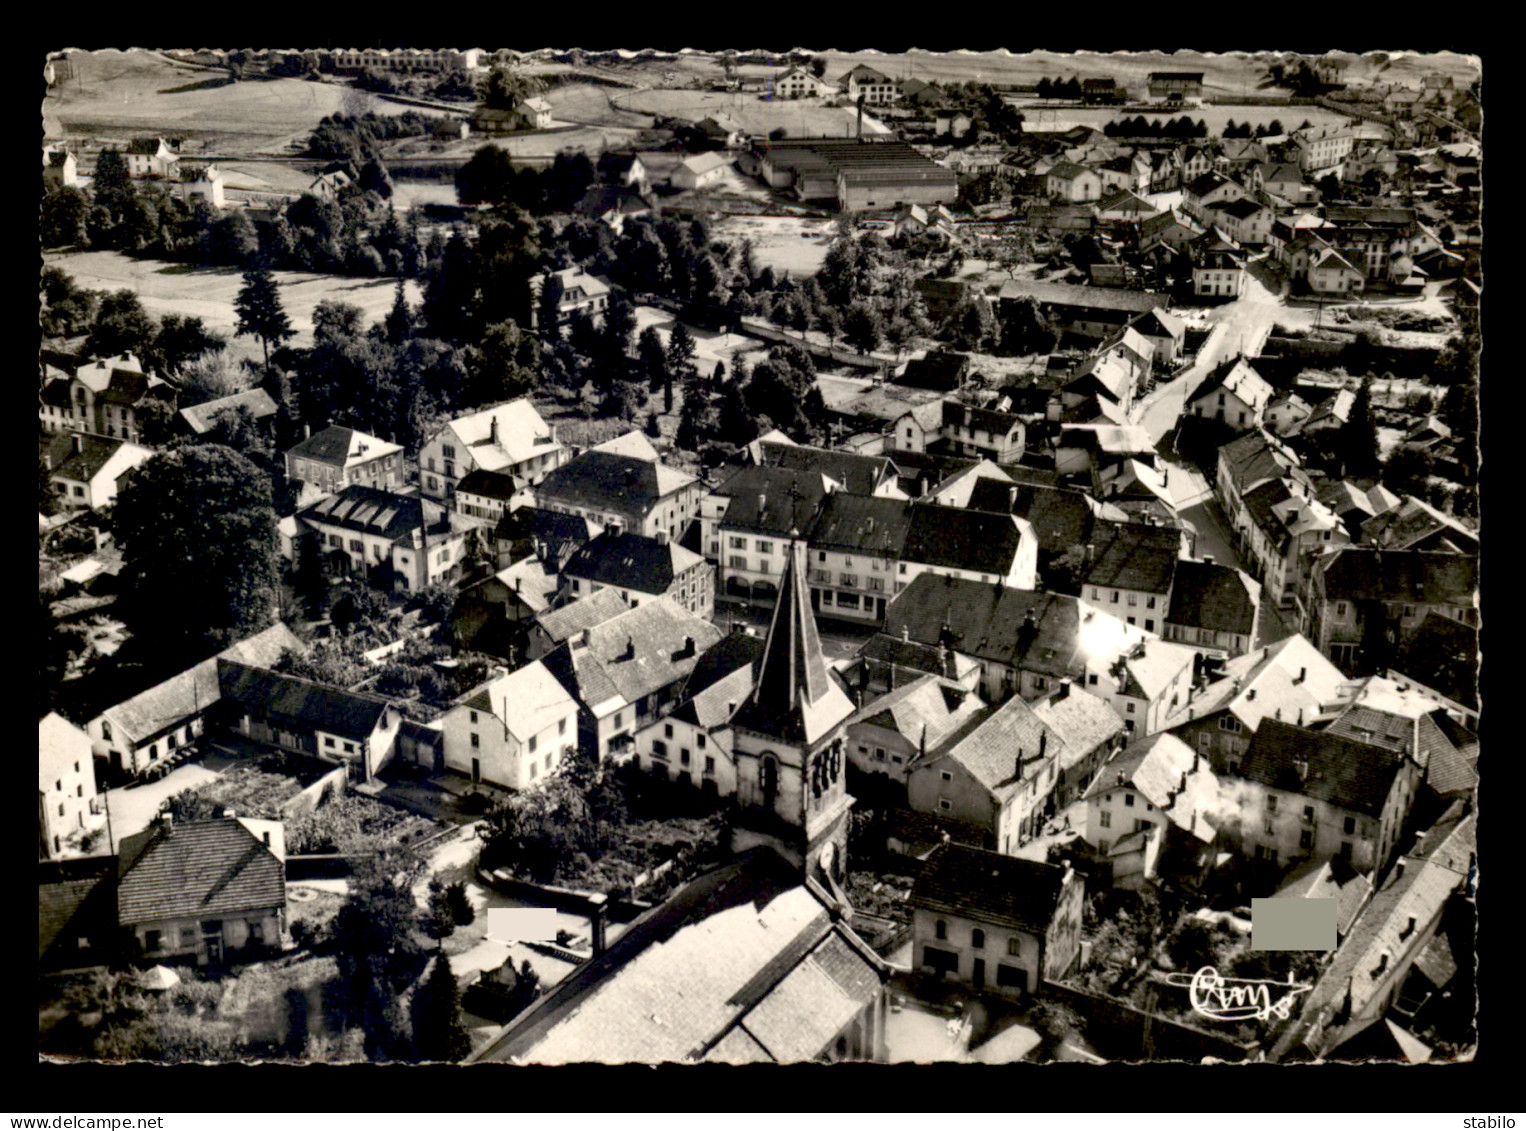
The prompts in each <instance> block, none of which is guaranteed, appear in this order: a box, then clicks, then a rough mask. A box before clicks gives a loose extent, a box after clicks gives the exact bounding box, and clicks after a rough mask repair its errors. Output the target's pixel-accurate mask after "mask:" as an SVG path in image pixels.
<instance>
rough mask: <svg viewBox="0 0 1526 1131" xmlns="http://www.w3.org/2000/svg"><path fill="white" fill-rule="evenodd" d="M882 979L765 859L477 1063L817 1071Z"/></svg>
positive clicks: (722, 882) (761, 855) (594, 966)
mask: <svg viewBox="0 0 1526 1131" xmlns="http://www.w3.org/2000/svg"><path fill="white" fill-rule="evenodd" d="M885 977H886V970H885V967H884V965H883V964H882V963H881V962H880V961H879V960H878V959H877V958H875V957H874V956H873V952H871V951H869V950H868V948H867V947H866V946H864V944H863V943H862V942H861V941H860V940H859V939H858V938H857V936H856V935H854V934H853V932H852V931H851V930H850V929H849V928H848V927H847V925H846V924H844V923H842V922H839V921H837V920H836V919H835V917H834V916H833V915H832V914H831V913H829V905H828V903H827V902H826V901H825V897H824V896H823V894H821V892H820V889H819V888H817V887H816V886H815V885H814V883H812V882H810V881H807V882H806V883H805V884H803V885H802V884H801V882H800V880H799V873H798V872H797V871H796V870H794V869H792V868H791V867H790V866H789V865H788V864H787V863H786V862H785V861H784V860H783V859H782V858H781V857H780V856H778V854H777V853H775V852H774V851H773V850H771V849H768V848H759V849H754V850H752V851H750V852H747V853H744V854H743V855H742V856H740V857H738V858H737V859H734V860H732V861H729V862H728V863H726V864H723V865H721V866H719V867H717V868H715V869H712V870H711V871H709V872H707V873H705V874H704V875H702V876H700V877H699V878H698V879H695V880H693V881H691V882H690V883H688V884H686V885H685V886H684V887H682V888H680V889H679V890H678V891H677V892H675V893H674V894H673V895H672V896H670V897H669V898H668V899H667V900H666V901H665V902H664V903H662V904H661V905H659V906H658V907H656V908H654V909H653V910H652V911H650V912H648V913H647V914H646V915H643V916H642V917H641V918H640V919H638V920H637V921H636V922H635V923H634V924H633V925H632V926H631V927H630V928H629V929H627V930H626V932H625V933H624V934H622V935H621V937H620V938H619V939H617V940H616V941H615V942H614V943H613V944H612V945H611V946H610V947H609V948H608V949H607V950H606V951H605V952H604V953H603V954H601V955H600V956H598V957H596V958H594V959H593V960H591V961H590V962H587V963H585V964H583V965H582V966H581V967H579V968H578V969H577V970H576V971H574V972H573V973H572V974H571V975H570V976H569V977H568V978H566V979H564V980H563V981H562V982H560V983H559V984H558V985H557V986H556V987H555V988H554V989H552V990H551V991H550V993H549V994H548V995H546V996H545V997H543V998H542V999H541V1000H540V1001H539V1002H537V1003H536V1004H535V1005H533V1006H532V1007H531V1008H530V1009H529V1010H528V1011H527V1012H526V1013H524V1014H521V1015H520V1017H518V1018H516V1019H515V1021H514V1022H513V1023H512V1024H511V1025H510V1026H509V1028H508V1029H507V1030H505V1031H504V1033H503V1034H502V1035H501V1036H500V1037H498V1038H497V1039H496V1040H495V1041H494V1042H493V1043H492V1044H490V1045H489V1046H488V1047H487V1048H486V1049H485V1050H483V1051H482V1052H480V1053H478V1054H476V1056H474V1057H473V1058H472V1059H473V1060H474V1061H490V1062H491V1061H509V1060H515V1061H521V1062H528V1063H534V1064H564V1063H571V1062H584V1061H593V1062H602V1063H623V1062H640V1063H654V1062H659V1061H698V1060H713V1061H723V1062H750V1061H764V1062H767V1061H776V1062H779V1063H788V1062H799V1061H804V1060H810V1059H813V1058H814V1057H816V1056H817V1055H819V1054H821V1053H822V1052H823V1051H825V1050H826V1049H827V1048H828V1047H829V1046H830V1045H831V1043H832V1041H833V1039H834V1038H835V1037H836V1036H837V1035H838V1033H840V1032H841V1031H842V1030H843V1029H845V1028H846V1027H847V1026H848V1025H849V1023H850V1022H851V1021H852V1020H853V1018H854V1017H855V1016H857V1015H858V1014H859V1012H860V1011H862V1010H863V1009H864V1008H865V1007H867V1006H869V1005H870V1004H871V1003H873V1002H874V1001H875V999H876V997H877V996H878V995H879V994H880V993H881V986H882V985H883V982H884V979H885Z"/></svg>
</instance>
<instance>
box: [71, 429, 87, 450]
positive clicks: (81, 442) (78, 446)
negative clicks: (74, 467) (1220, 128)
mask: <svg viewBox="0 0 1526 1131" xmlns="http://www.w3.org/2000/svg"><path fill="white" fill-rule="evenodd" d="M69 440H70V446H71V447H72V448H73V449H74V454H75V455H79V454H80V452H81V451H83V450H84V447H85V438H84V437H83V436H81V435H80V434H79V433H78V432H75V433H73V434H72V435H71V436H70V437H69Z"/></svg>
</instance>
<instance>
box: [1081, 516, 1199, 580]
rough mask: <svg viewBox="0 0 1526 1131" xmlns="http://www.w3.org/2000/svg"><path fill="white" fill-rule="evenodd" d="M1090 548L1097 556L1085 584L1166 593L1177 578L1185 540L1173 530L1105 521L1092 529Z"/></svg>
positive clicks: (1085, 577) (1087, 567)
mask: <svg viewBox="0 0 1526 1131" xmlns="http://www.w3.org/2000/svg"><path fill="white" fill-rule="evenodd" d="M1088 544H1089V545H1092V546H1095V547H1096V553H1095V556H1094V557H1093V558H1092V560H1091V561H1090V562H1089V563H1087V565H1086V567H1085V574H1084V575H1083V577H1082V584H1085V585H1107V586H1111V587H1113V588H1115V589H1137V590H1139V591H1140V592H1142V593H1166V592H1168V591H1169V590H1170V588H1171V583H1172V580H1173V579H1174V577H1175V576H1176V564H1177V561H1178V559H1179V555H1180V554H1181V544H1182V536H1181V533H1180V532H1179V531H1178V530H1176V529H1175V528H1173V527H1169V526H1149V525H1147V524H1145V523H1142V522H1110V521H1108V520H1106V519H1103V520H1099V521H1098V522H1097V523H1096V524H1095V525H1094V526H1093V527H1092V534H1091V542H1090V543H1088Z"/></svg>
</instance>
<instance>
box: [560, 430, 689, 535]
mask: <svg viewBox="0 0 1526 1131" xmlns="http://www.w3.org/2000/svg"><path fill="white" fill-rule="evenodd" d="M705 493H706V487H705V484H704V482H703V481H702V480H700V479H696V478H695V477H694V476H692V475H690V474H688V473H687V472H683V471H678V470H677V469H675V468H671V467H666V466H664V465H663V464H661V463H658V462H656V461H655V460H648V459H641V458H637V457H635V456H626V455H618V454H616V453H613V452H603V451H597V450H590V451H586V452H584V453H582V454H581V455H579V456H577V457H576V458H575V459H572V460H569V461H568V462H566V463H564V464H562V465H561V466H560V467H557V468H556V469H554V470H553V471H551V472H549V473H548V474H547V475H546V476H545V478H543V479H542V480H541V481H540V482H539V483H537V484H536V485H535V486H534V487H532V488H531V496H532V498H533V499H534V505H536V506H538V507H541V508H543V509H545V510H552V511H560V512H561V513H562V514H571V515H576V516H578V517H580V518H586V519H588V520H589V521H590V522H593V523H595V524H597V525H600V526H606V525H608V524H610V523H618V524H619V526H620V529H621V530H624V531H630V532H631V533H633V534H641V535H644V536H645V537H647V538H655V537H656V536H657V534H658V532H659V531H662V532H664V533H666V534H667V536H668V538H669V539H670V540H672V541H677V540H678V539H679V538H682V537H683V534H684V531H685V530H687V529H688V526H689V522H690V521H691V520H692V519H694V518H696V517H698V515H699V502H700V499H701V498H703V497H704V495H705Z"/></svg>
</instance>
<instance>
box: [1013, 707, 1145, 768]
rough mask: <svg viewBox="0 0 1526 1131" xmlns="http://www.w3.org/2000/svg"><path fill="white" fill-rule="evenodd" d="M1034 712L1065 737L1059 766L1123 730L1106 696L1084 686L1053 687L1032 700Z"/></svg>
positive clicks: (1068, 766)
mask: <svg viewBox="0 0 1526 1131" xmlns="http://www.w3.org/2000/svg"><path fill="white" fill-rule="evenodd" d="M1033 713H1034V714H1035V715H1037V716H1038V717H1039V719H1040V721H1042V722H1043V723H1044V724H1045V725H1046V726H1048V727H1049V729H1050V730H1052V731H1053V732H1054V733H1055V734H1057V735H1059V736H1060V738H1061V739H1062V745H1061V747H1060V751H1059V754H1060V768H1061V769H1062V770H1064V769H1069V768H1070V767H1071V766H1073V765H1075V764H1076V763H1077V762H1079V761H1081V760H1082V759H1083V758H1085V757H1086V756H1087V755H1088V754H1090V753H1091V752H1092V751H1093V750H1095V749H1097V747H1099V746H1101V745H1102V744H1103V743H1106V742H1110V741H1111V740H1112V739H1113V738H1115V737H1116V736H1117V735H1120V734H1122V733H1123V720H1122V719H1121V718H1119V716H1118V712H1117V711H1115V710H1113V708H1112V706H1111V704H1109V703H1108V701H1107V700H1106V699H1102V698H1100V697H1098V696H1096V695H1093V694H1092V693H1091V692H1090V691H1087V690H1086V689H1085V688H1084V687H1071V688H1069V689H1068V690H1066V691H1065V692H1064V694H1061V692H1060V691H1054V692H1052V693H1050V694H1049V695H1048V696H1047V697H1045V698H1043V699H1040V700H1038V702H1036V703H1034V704H1033Z"/></svg>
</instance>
